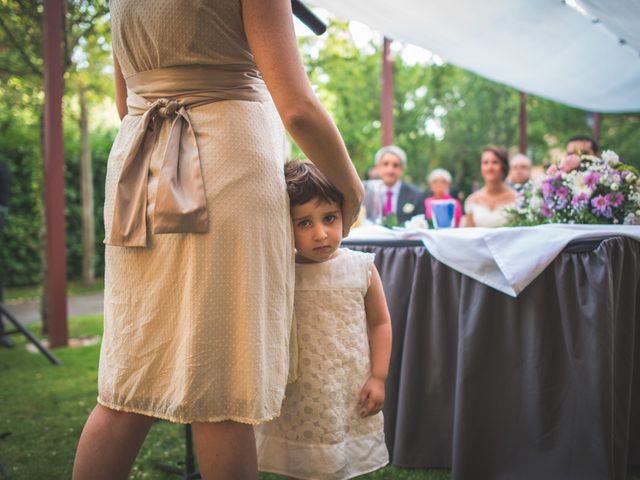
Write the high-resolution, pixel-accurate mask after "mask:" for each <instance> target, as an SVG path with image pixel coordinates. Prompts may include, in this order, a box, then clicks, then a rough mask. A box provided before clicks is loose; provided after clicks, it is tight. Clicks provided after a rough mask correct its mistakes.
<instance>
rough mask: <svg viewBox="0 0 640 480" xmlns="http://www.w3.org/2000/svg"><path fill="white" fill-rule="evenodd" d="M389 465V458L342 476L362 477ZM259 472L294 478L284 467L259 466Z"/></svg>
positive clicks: (306, 479)
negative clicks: (378, 463)
mask: <svg viewBox="0 0 640 480" xmlns="http://www.w3.org/2000/svg"><path fill="white" fill-rule="evenodd" d="M388 465H391V462H389V460H387V461H386V462H384V463H381V464H380V465H378V466H377V467H371V468H363V469H362V470H357V472H358V473H356V472H355V471H354V472H352V473H350V474H349V475H348V476H347V477H342V479H343V480H351V479H352V478H356V477H360V476H361V475H366V474H367V473H371V472H375V471H377V470H380V469H381V468H384V467H386V466H388ZM258 471H259V472H264V473H275V474H276V475H282V476H283V477H287V478H293V477H291V475H292V473H291V472H288V471H286V470H284V469H282V470H281V469H279V468H266V469H261V468H258ZM295 478H299V479H300V480H315V479H318V478H323V477H322V476H320V477H317V476H312V477H307V476H304V475H303V476H301V477H300V476H296V477H295ZM325 478H340V477H331V476H330V475H327V476H326V477H325Z"/></svg>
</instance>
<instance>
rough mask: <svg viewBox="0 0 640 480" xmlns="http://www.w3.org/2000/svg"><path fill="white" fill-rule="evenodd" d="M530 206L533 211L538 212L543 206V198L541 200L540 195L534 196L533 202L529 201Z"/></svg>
mask: <svg viewBox="0 0 640 480" xmlns="http://www.w3.org/2000/svg"><path fill="white" fill-rule="evenodd" d="M529 206H530V207H531V208H532V209H534V210H537V209H538V208H540V207H541V206H542V198H540V197H539V196H538V195H532V196H531V200H530V201H529Z"/></svg>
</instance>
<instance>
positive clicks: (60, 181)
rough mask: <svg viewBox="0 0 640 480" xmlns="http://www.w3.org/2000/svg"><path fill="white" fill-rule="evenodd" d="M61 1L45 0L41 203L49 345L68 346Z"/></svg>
mask: <svg viewBox="0 0 640 480" xmlns="http://www.w3.org/2000/svg"><path fill="white" fill-rule="evenodd" d="M63 21H64V10H63V4H62V0H45V2H44V25H43V32H44V35H43V39H44V45H43V53H44V97H45V100H44V151H43V157H44V201H45V225H46V231H47V234H46V239H47V240H46V241H47V246H46V260H45V261H46V262H47V269H46V271H47V273H46V275H47V279H46V281H47V289H46V291H47V294H46V307H47V311H48V321H49V323H48V327H49V345H50V346H51V348H56V347H64V346H66V345H67V344H68V325H67V265H66V251H65V220H64V146H63V139H62V138H63V137H62V95H63V89H64V84H63V82H64V80H63V74H64V72H63V68H62V61H63V59H62V47H63Z"/></svg>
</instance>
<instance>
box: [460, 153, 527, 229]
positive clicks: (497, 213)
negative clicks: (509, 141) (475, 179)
mask: <svg viewBox="0 0 640 480" xmlns="http://www.w3.org/2000/svg"><path fill="white" fill-rule="evenodd" d="M480 174H481V175H482V179H483V180H484V186H483V187H482V188H481V189H480V190H478V191H476V192H474V193H472V194H471V195H469V198H467V201H466V202H465V214H466V215H465V219H466V223H465V225H466V226H467V227H500V226H502V225H504V224H505V223H507V217H506V215H505V209H506V208H507V207H510V206H512V205H513V203H514V202H515V200H516V196H517V194H516V191H515V190H513V189H512V188H511V187H510V186H509V185H508V184H507V183H506V181H505V179H506V178H507V175H508V174H509V157H508V154H507V150H506V149H505V148H503V147H497V146H495V145H487V146H486V147H484V149H483V150H482V155H481V156H480Z"/></svg>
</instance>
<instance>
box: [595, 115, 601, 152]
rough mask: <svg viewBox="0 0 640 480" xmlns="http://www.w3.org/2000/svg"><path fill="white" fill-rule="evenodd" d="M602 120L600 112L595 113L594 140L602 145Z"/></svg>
mask: <svg viewBox="0 0 640 480" xmlns="http://www.w3.org/2000/svg"><path fill="white" fill-rule="evenodd" d="M601 122H602V119H601V118H600V114H599V113H598V112H593V139H594V140H595V141H596V143H597V144H598V145H600V124H601Z"/></svg>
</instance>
